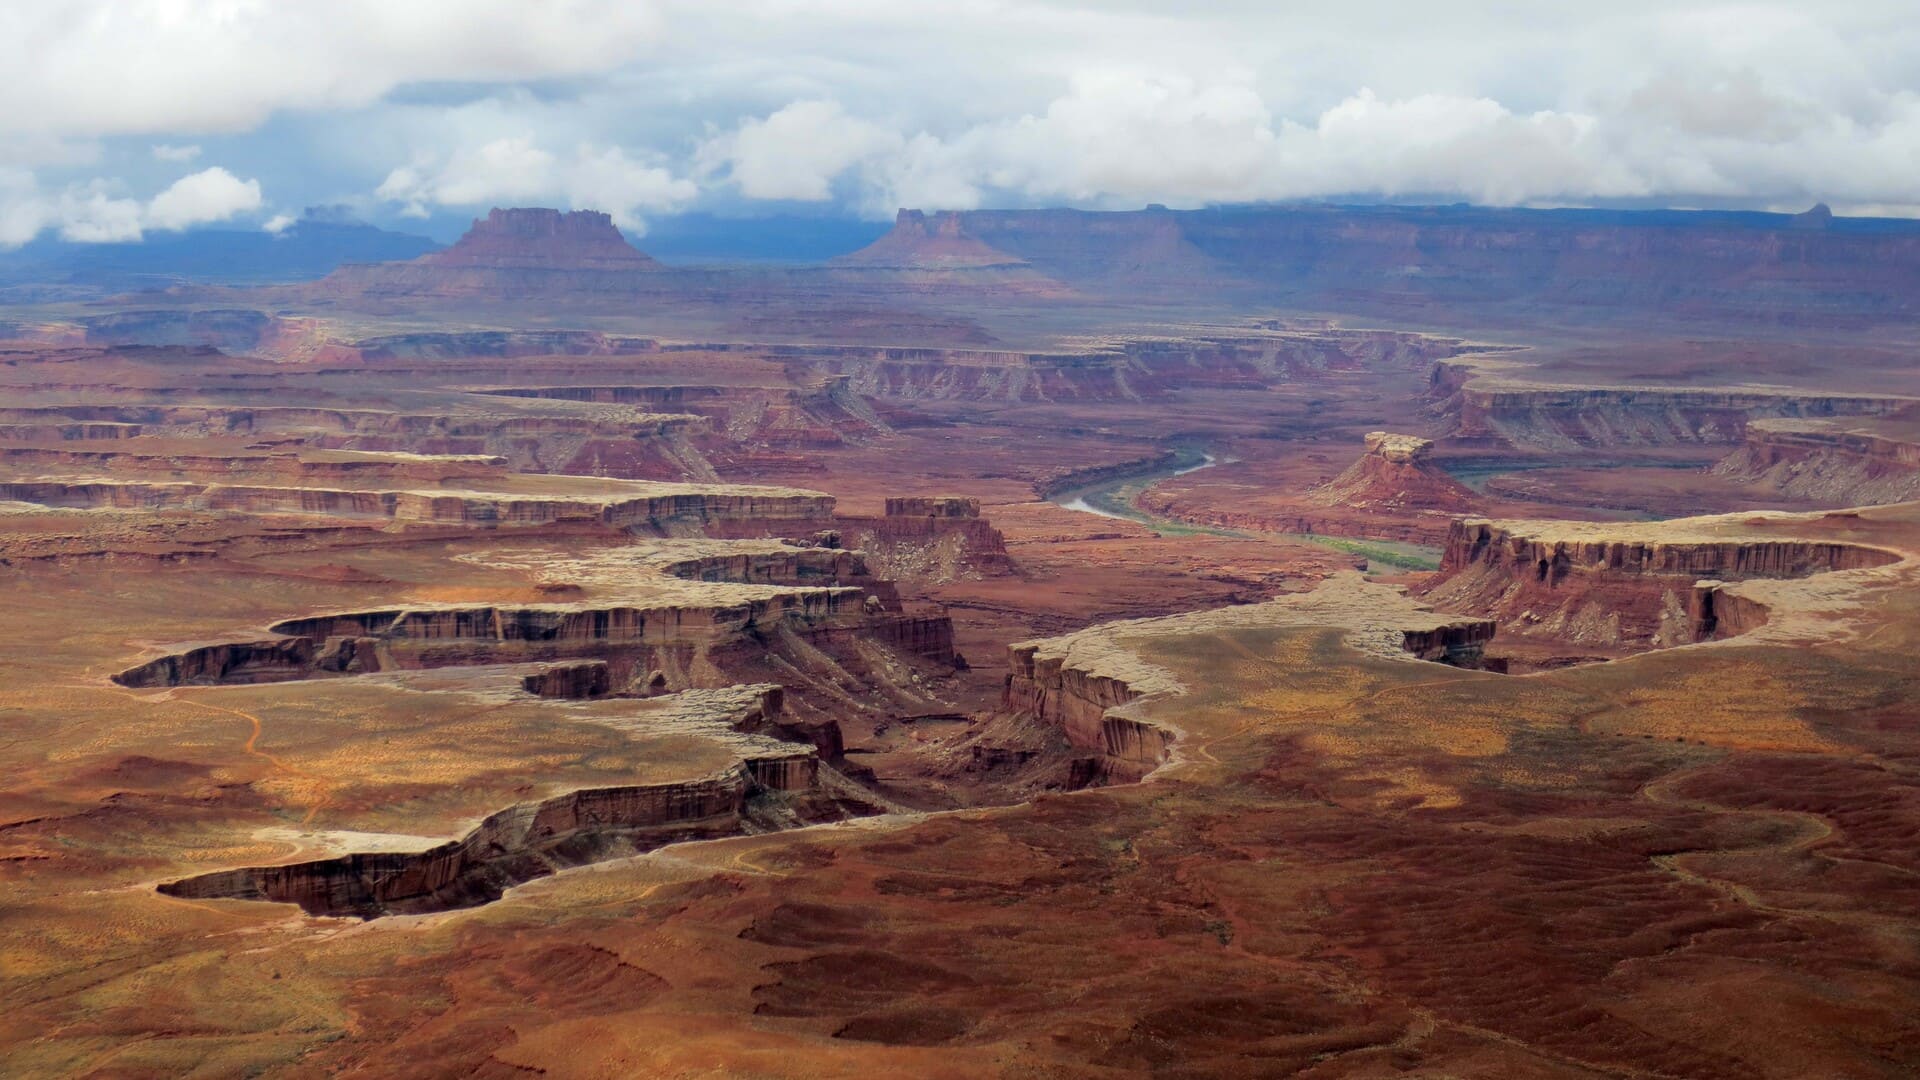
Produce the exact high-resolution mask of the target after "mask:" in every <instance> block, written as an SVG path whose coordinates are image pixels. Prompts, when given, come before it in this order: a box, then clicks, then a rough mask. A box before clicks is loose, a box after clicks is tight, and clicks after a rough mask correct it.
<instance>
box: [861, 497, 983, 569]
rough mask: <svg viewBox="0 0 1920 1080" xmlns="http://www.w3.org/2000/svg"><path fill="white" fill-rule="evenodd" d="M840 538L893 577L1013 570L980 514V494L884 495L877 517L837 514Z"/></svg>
mask: <svg viewBox="0 0 1920 1080" xmlns="http://www.w3.org/2000/svg"><path fill="white" fill-rule="evenodd" d="M834 524H835V526H836V528H838V530H839V532H840V535H841V541H842V542H843V543H845V544H848V545H850V546H852V547H855V548H857V549H859V550H860V552H861V553H862V554H863V555H864V556H865V558H866V561H867V562H868V563H869V564H871V565H872V567H873V568H874V570H875V571H876V572H878V573H880V574H882V575H884V576H886V577H888V578H892V579H895V580H898V579H902V578H929V579H932V580H935V581H953V580H956V579H959V578H969V577H983V576H987V575H992V574H1005V573H1010V572H1012V570H1013V560H1012V559H1011V558H1009V557H1008V555H1007V545H1006V539H1005V538H1004V537H1002V536H1001V535H1000V530H998V529H996V528H994V527H993V526H992V525H991V524H990V523H988V522H987V521H985V520H983V519H982V518H981V517H980V500H978V499H972V498H962V497H959V496H932V497H929V496H901V497H895V498H889V499H888V500H887V502H886V514H885V515H884V516H882V517H877V518H876V517H856V516H851V515H846V514H842V515H839V516H838V517H836V518H835V519H834Z"/></svg>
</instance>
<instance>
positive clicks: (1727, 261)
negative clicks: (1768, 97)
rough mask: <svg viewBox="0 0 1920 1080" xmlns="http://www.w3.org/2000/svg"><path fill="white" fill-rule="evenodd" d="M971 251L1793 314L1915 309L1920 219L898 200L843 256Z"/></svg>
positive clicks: (1410, 295)
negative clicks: (862, 245) (930, 206)
mask: <svg viewBox="0 0 1920 1080" xmlns="http://www.w3.org/2000/svg"><path fill="white" fill-rule="evenodd" d="M960 249H964V250H965V251H966V252H967V253H968V257H969V258H970V259H971V260H973V261H974V262H975V263H976V264H981V265H985V264H990V263H992V262H993V261H994V260H996V259H998V260H1004V261H1006V262H1007V263H1010V264H1019V265H1024V266H1027V267H1031V268H1032V269H1033V270H1034V271H1037V272H1038V273H1040V274H1044V275H1046V276H1047V277H1048V278H1051V279H1054V280H1057V281H1060V282H1063V283H1066V284H1067V285H1070V286H1073V287H1076V288H1080V289H1083V290H1088V291H1102V290H1115V291H1120V292H1125V291H1127V290H1128V289H1152V290H1165V289H1174V290H1179V289H1229V290H1235V291H1237V292H1241V293H1245V294H1250V295H1252V296H1254V297H1258V298H1260V299H1261V300H1262V301H1264V302H1268V303H1275V304H1293V305H1298V306H1301V307H1303V308H1313V309H1328V310H1336V309H1341V308H1346V309H1359V310H1382V309H1394V308H1418V307H1428V306H1431V305H1434V304H1448V305H1461V306H1472V307H1485V306H1488V305H1513V306H1516V307H1520V308H1531V307H1536V306H1550V307H1554V308H1557V309H1565V310H1570V311H1575V312H1578V311H1590V312H1601V311H1612V310H1642V311H1660V312H1662V313H1664V314H1668V315H1676V316H1683V317H1684V316H1689V315H1697V316H1702V317H1706V316H1712V317H1726V316H1736V317H1759V318H1765V319H1769V320H1773V321H1780V322H1787V323H1819V322H1826V321H1857V320H1859V319H1863V318H1864V319H1878V318H1898V319H1913V318H1916V317H1920V221H1906V220H1902V219H1874V218H1864V219H1863V218H1852V219H1850V218H1838V217H1834V216H1833V214H1832V212H1831V211H1830V210H1829V209H1828V208H1827V207H1825V206H1824V205H1822V206H1816V207H1815V208H1814V209H1812V210H1810V211H1808V212H1806V213H1804V214H1766V213H1751V212H1729V211H1676V210H1660V211H1621V210H1531V209H1493V208H1486V207H1472V206H1450V207H1400V206H1360V207H1353V206H1329V205H1303V206H1281V207H1269V206H1236V207H1221V208H1217V209H1205V210H1185V211H1180V210H1168V209H1165V208H1164V207H1150V208H1148V209H1146V210H1138V211H1122V212H1109V211H1091V210H1066V209H1060V210H967V211H945V212H940V213H936V214H923V213H921V212H920V211H903V212H902V213H901V215H900V219H899V221H898V222H897V223H896V225H895V227H894V229H893V231H892V232H890V233H888V234H887V235H886V236H884V237H882V238H881V239H880V240H878V241H876V242H875V243H874V244H872V245H870V246H869V247H868V248H866V249H864V250H863V251H860V252H855V253H853V254H851V255H848V256H845V257H843V258H842V259H840V260H836V261H837V262H841V263H846V264H856V265H858V264H870V263H873V262H876V261H882V262H884V263H886V264H888V265H896V266H918V267H921V268H928V267H934V266H938V265H939V264H940V263H941V261H942V259H943V258H944V257H945V254H946V252H948V251H949V250H960Z"/></svg>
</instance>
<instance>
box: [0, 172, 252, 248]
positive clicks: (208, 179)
mask: <svg viewBox="0 0 1920 1080" xmlns="http://www.w3.org/2000/svg"><path fill="white" fill-rule="evenodd" d="M260 202H261V200H260V183H259V181H257V180H242V179H240V178H239V177H236V176H234V175H233V174H232V173H230V172H228V171H227V170H225V169H223V168H220V167H218V166H215V167H213V168H210V169H203V170H201V171H200V172H197V173H192V174H190V175H187V176H183V177H181V178H180V179H178V180H176V181H174V182H173V183H172V184H170V185H168V186H167V187H166V188H165V189H164V190H162V191H161V192H160V193H159V194H157V195H155V196H154V197H153V198H151V199H148V200H146V201H142V200H140V199H137V198H134V197H132V196H129V195H127V194H125V193H124V188H123V185H121V184H120V183H119V182H118V181H112V180H103V179H94V180H88V181H83V182H79V183H73V184H69V185H67V186H66V187H64V188H62V189H60V190H58V191H47V190H44V189H43V188H42V187H41V186H40V184H39V182H38V179H37V178H36V177H35V176H34V175H33V174H32V173H31V172H27V171H25V170H18V169H15V170H4V169H0V247H17V246H19V245H21V244H24V243H26V242H27V241H29V240H32V239H33V238H34V237H36V236H38V235H40V234H41V233H42V232H45V231H47V230H48V229H52V230H55V231H56V232H57V233H58V234H59V236H60V238H61V239H63V240H70V241H73V242H75V243H81V244H107V243H125V242H129V241H135V240H139V239H141V238H142V237H144V236H145V235H146V232H147V230H149V229H163V230H178V229H186V228H191V227H192V226H195V225H206V224H211V223H213V222H217V221H226V220H228V219H229V218H232V217H235V216H237V215H239V214H244V213H249V212H251V211H254V210H258V209H259V208H260Z"/></svg>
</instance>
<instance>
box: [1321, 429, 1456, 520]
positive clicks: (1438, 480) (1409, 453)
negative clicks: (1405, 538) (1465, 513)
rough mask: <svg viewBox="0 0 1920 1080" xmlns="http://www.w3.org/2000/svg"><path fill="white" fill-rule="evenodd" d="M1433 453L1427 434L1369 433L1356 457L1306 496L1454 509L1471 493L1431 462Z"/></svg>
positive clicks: (1342, 502) (1341, 502) (1326, 501)
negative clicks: (1422, 436) (1422, 435)
mask: <svg viewBox="0 0 1920 1080" xmlns="http://www.w3.org/2000/svg"><path fill="white" fill-rule="evenodd" d="M1432 453H1433V441H1432V440H1430V439H1423V438H1420V437H1419V436H1417V435H1396V434H1393V433H1391V432H1386V431H1373V432H1369V433H1368V434H1367V438H1366V451H1365V452H1364V453H1362V454H1361V455H1360V460H1358V461H1356V462H1354V463H1353V464H1352V465H1350V466H1348V468H1347V470H1346V471H1345V472H1343V473H1341V474H1340V475H1339V476H1336V477H1334V478H1333V479H1332V480H1329V481H1328V482H1327V483H1325V484H1322V485H1321V486H1319V487H1317V488H1315V489H1313V491H1312V492H1310V493H1309V494H1308V496H1307V499H1308V501H1309V502H1314V503H1319V504H1321V505H1323V506H1352V507H1395V508H1406V509H1434V510H1453V509H1457V508H1460V507H1464V506H1469V505H1471V504H1472V502H1473V500H1474V494H1473V492H1472V491H1471V490H1469V489H1468V488H1467V487H1466V486H1465V485H1464V484H1461V483H1460V482H1459V481H1458V480H1455V479H1454V478H1453V477H1451V476H1448V475H1447V474H1446V472H1445V471H1444V470H1442V469H1441V468H1440V467H1439V466H1438V465H1435V464H1434V463H1433V461H1432V459H1431V455H1432Z"/></svg>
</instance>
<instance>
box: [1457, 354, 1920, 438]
mask: <svg viewBox="0 0 1920 1080" xmlns="http://www.w3.org/2000/svg"><path fill="white" fill-rule="evenodd" d="M1478 371H1479V369H1478V367H1477V366H1476V365H1475V364H1474V363H1472V362H1460V363H1448V362H1445V361H1443V362H1441V363H1438V364H1436V365H1434V370H1433V377H1432V384H1431V388H1432V394H1433V397H1434V398H1435V399H1436V401H1437V402H1438V406H1437V408H1438V410H1439V412H1440V413H1441V415H1442V416H1444V417H1445V418H1446V419H1447V420H1448V422H1449V425H1450V430H1449V431H1448V437H1449V438H1450V439H1451V440H1453V441H1456V442H1461V443H1468V444H1471V443H1474V442H1481V443H1488V444H1495V445H1507V446H1514V447H1530V448H1536V449H1549V450H1568V449H1574V448H1578V447H1593V446H1672V445H1681V444H1690V443H1701V444H1731V443H1737V442H1739V441H1740V440H1741V439H1742V438H1743V436H1744V435H1745V432H1746V426H1747V423H1748V422H1749V421H1752V420H1760V419H1777V418H1796V419H1798V418H1810V417H1834V416H1886V415H1890V414H1893V413H1896V412H1899V411H1901V410H1903V409H1906V408H1908V407H1910V406H1911V405H1912V404H1913V401H1912V399H1909V398H1903V397H1896V396H1892V395H1882V394H1832V393H1808V392H1795V391H1788V390H1756V389H1747V388H1739V387H1706V388H1699V389H1690V388H1682V387H1661V386H1553V385H1536V384H1531V383H1527V382H1524V381H1519V380H1514V379H1509V378H1504V377H1499V376H1489V375H1482V374H1479V373H1478Z"/></svg>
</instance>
